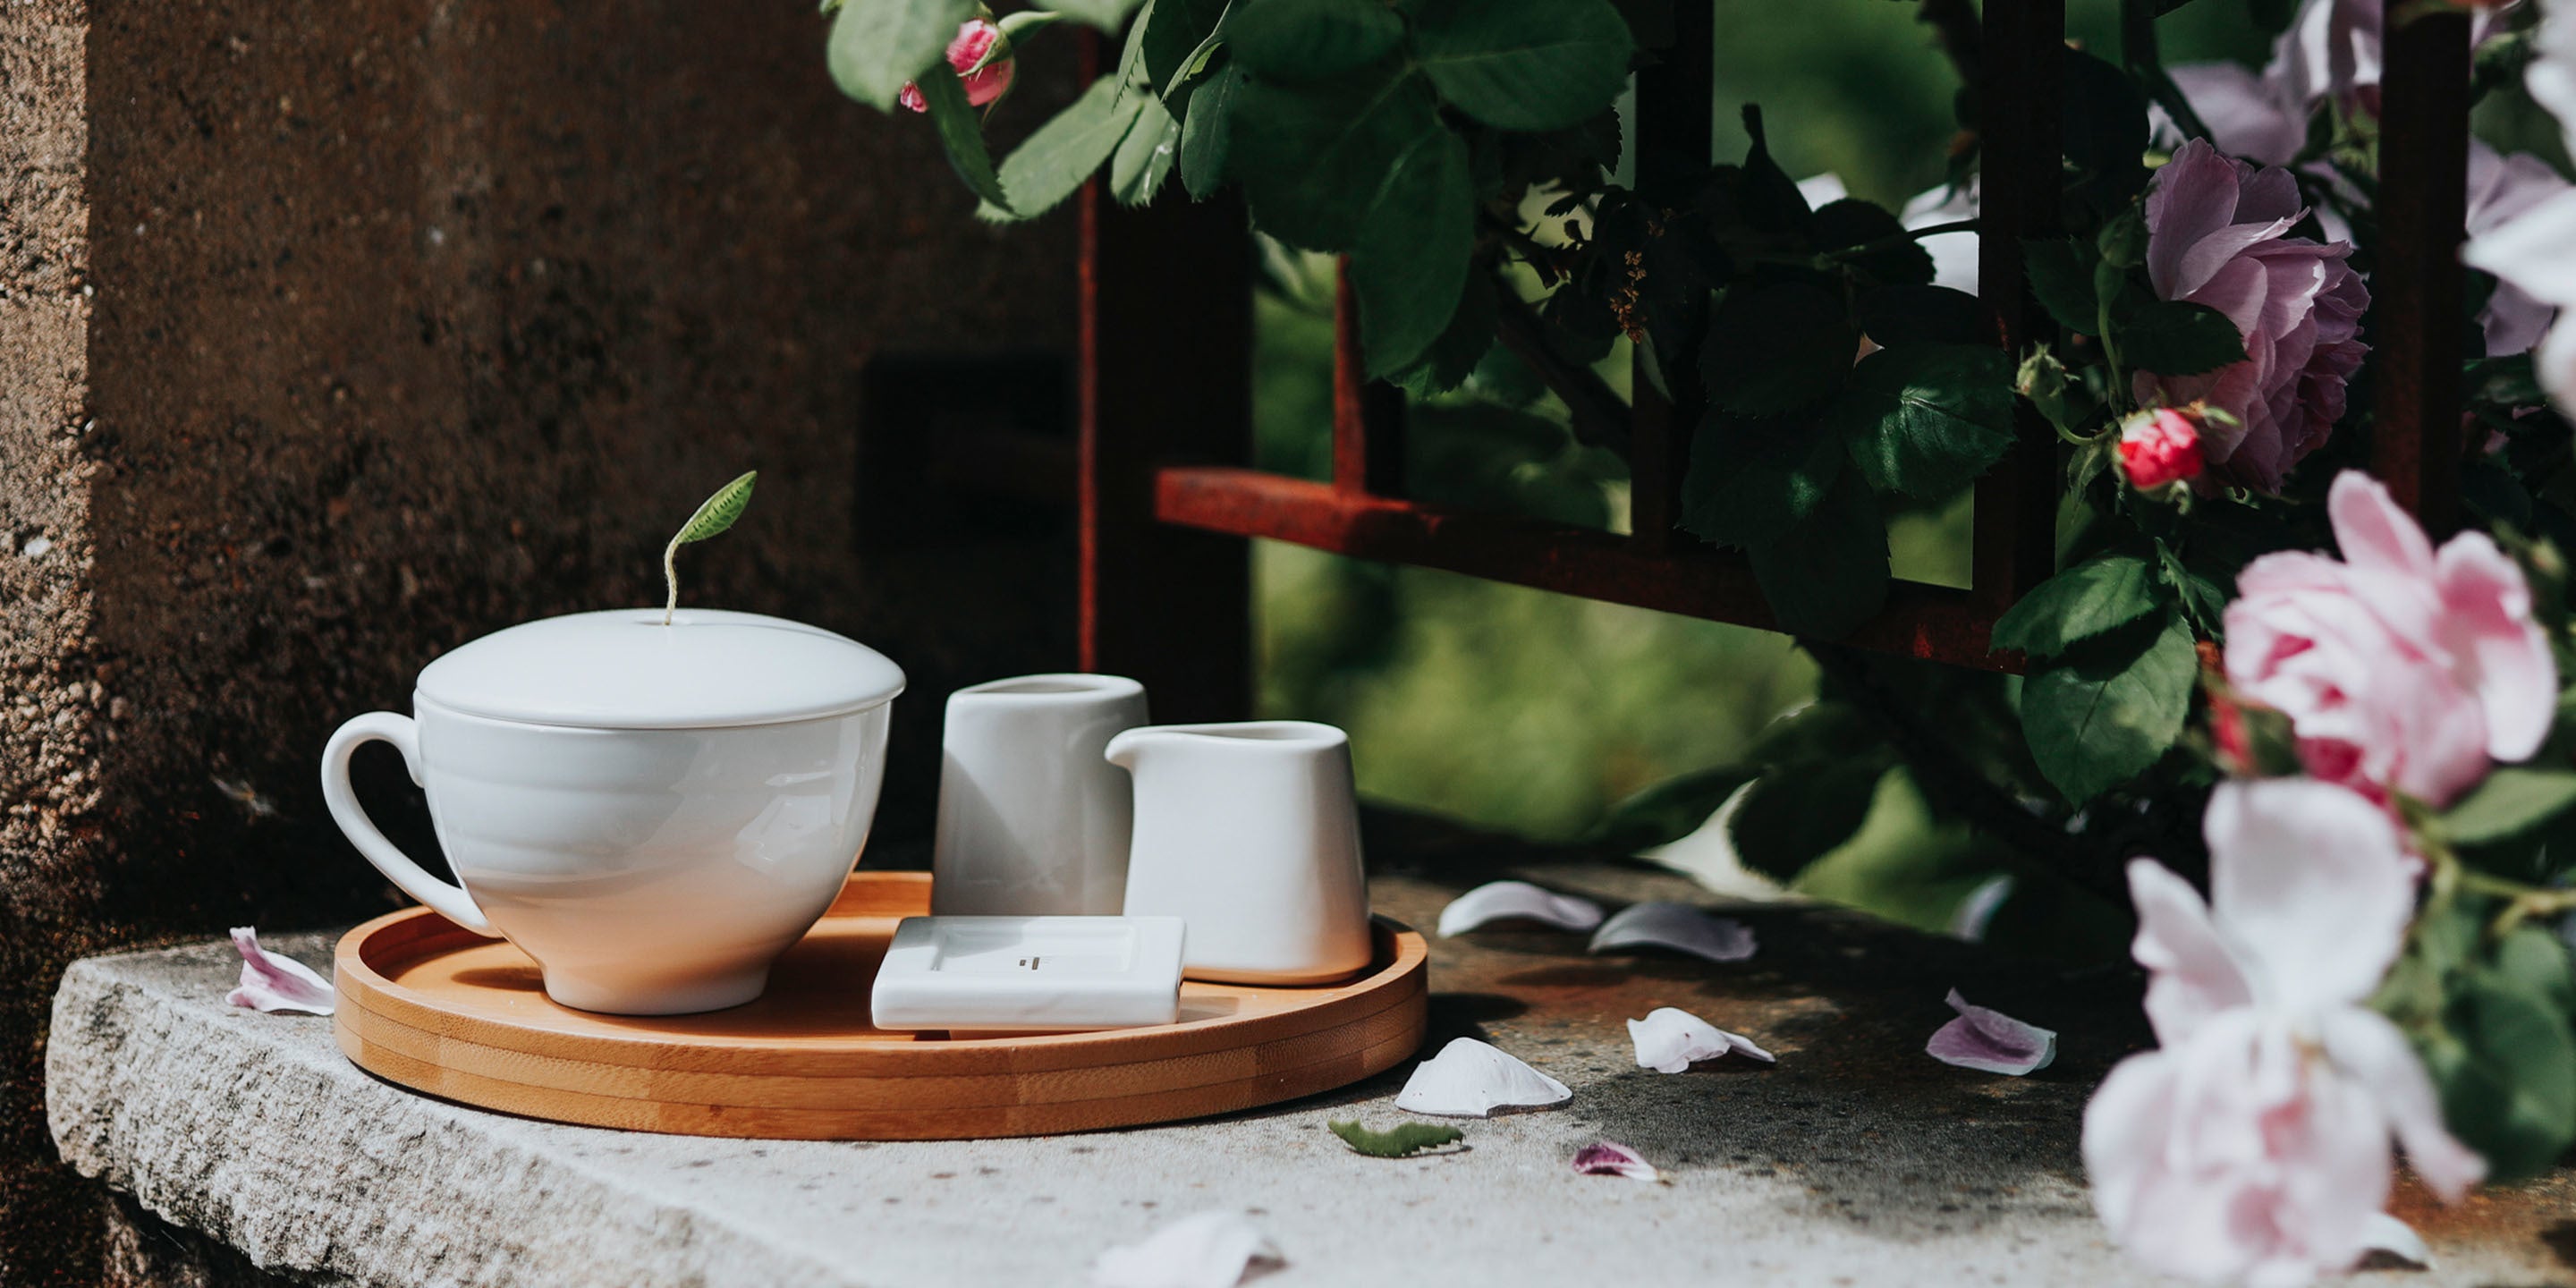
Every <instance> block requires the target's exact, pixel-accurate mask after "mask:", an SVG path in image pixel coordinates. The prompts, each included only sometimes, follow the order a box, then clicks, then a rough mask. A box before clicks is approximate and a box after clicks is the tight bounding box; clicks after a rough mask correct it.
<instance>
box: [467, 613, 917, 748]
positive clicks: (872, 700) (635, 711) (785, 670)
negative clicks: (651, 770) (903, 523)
mask: <svg viewBox="0 0 2576 1288" xmlns="http://www.w3.org/2000/svg"><path fill="white" fill-rule="evenodd" d="M417 687H418V696H419V697H421V698H425V699H427V700H429V701H431V702H434V703H436V704H438V705H439V706H442V707H446V708H447V709H449V710H451V711H458V712H463V713H464V714H467V715H474V716H483V717H485V718H488V719H493V720H509V721H516V722H519V723H523V724H550V725H569V726H575V727H580V728H592V729H715V728H725V727H730V726H738V725H766V724H784V723H787V722H789V721H793V720H812V719H818V718H821V717H824V716H834V715H845V714H848V713H850V712H854V711H864V710H866V709H867V708H869V707H873V706H878V705H880V704H883V703H886V702H889V701H892V700H893V699H894V696H895V695H896V694H898V693H901V692H903V671H902V669H901V668H899V667H897V666H896V665H895V664H894V663H893V662H890V661H888V660H887V659H886V657H885V655H884V654H882V653H879V652H877V651H876V650H875V649H872V648H869V647H868V646H867V645H865V644H861V643H859V642H858V641H857V640H854V639H850V638H849V637H847V636H843V635H836V634H833V633H832V632H830V631H827V630H824V629H822V628H821V627H818V626H807V625H805V624H804V623H802V622H791V621H788V620H786V619H785V618H780V617H764V616H761V615H760V614H757V613H729V612H725V611H723V610H721V609H712V608H683V609H681V610H680V611H679V612H678V613H677V614H675V615H674V616H673V617H672V619H671V624H670V625H668V626H665V625H663V624H662V610H661V609H659V608H620V609H611V610H609V611H606V612H597V613H573V614H570V615H568V616H564V617H547V618H541V619H539V620H537V621H533V622H527V623H524V624H522V625H518V626H513V627H510V628H508V629H506V630H500V631H495V632H493V633H492V634H490V635H486V636H484V637H482V638H481V639H478V640H474V641H473V642H471V643H468V644H465V645H463V646H461V647H459V648H458V649H456V650H455V651H454V652H451V653H449V654H447V655H446V656H444V657H441V658H439V659H438V660H436V661H434V662H431V663H430V664H429V665H428V666H425V667H423V668H421V672H420V680H419V683H418V686H417Z"/></svg>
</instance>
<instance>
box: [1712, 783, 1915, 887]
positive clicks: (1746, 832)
mask: <svg viewBox="0 0 2576 1288" xmlns="http://www.w3.org/2000/svg"><path fill="white" fill-rule="evenodd" d="M1887 769H1888V766H1887V762H1886V760H1885V758H1884V757H1880V756H1859V757H1848V758H1838V759H1833V760H1823V761H1814V762H1809V763H1804V764H1796V765H1790V766H1786V767H1782V768H1778V769H1773V770H1770V771H1769V772H1766V773H1764V774H1763V775H1762V776H1761V777H1760V778H1757V779H1755V780H1754V782H1753V786H1752V787H1751V788H1750V789H1748V790H1747V791H1746V792H1745V793H1744V799H1743V800H1742V801H1741V802H1739V803H1738V804H1737V805H1736V807H1735V813H1734V815H1733V817H1731V818H1729V819H1728V820H1727V839H1728V840H1729V841H1731V842H1732V843H1733V844H1734V846H1735V854H1736V857H1737V858H1739V859H1741V860H1743V862H1744V866H1746V867H1748V868H1751V869H1753V870H1754V871H1756V872H1759V873H1761V874H1763V875H1764V876H1767V877H1770V878H1771V879H1773V880H1775V881H1779V882H1782V883H1784V884H1785V883H1787V882H1790V881H1794V880H1796V879H1797V877H1798V874H1799V873H1801V872H1804V871H1806V870H1807V865H1809V864H1811V863H1814V862H1815V861H1816V860H1818V859H1820V858H1823V857H1824V856H1825V855H1826V853H1828V852H1829V851H1831V850H1833V849H1834V848H1835V847H1836V846H1839V845H1841V844H1842V843H1843V842H1845V841H1848V840H1850V839H1851V838H1852V835H1853V834H1854V833H1856V832H1858V831H1860V825H1861V820H1863V819H1865V818H1867V817H1868V816H1869V803H1870V800H1871V798H1873V797H1875V796H1876V795H1877V794H1878V780H1879V779H1881V778H1884V777H1886V776H1887Z"/></svg>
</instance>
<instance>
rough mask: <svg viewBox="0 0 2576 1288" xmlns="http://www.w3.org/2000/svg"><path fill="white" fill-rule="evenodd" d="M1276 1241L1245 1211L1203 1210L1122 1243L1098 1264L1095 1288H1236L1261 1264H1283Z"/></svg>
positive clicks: (1094, 1270)
mask: <svg viewBox="0 0 2576 1288" xmlns="http://www.w3.org/2000/svg"><path fill="white" fill-rule="evenodd" d="M1280 1260H1281V1258H1280V1256H1279V1250H1278V1249H1277V1248H1275V1247H1273V1246H1271V1243H1270V1238H1269V1236H1268V1235H1265V1234H1263V1233H1262V1232H1261V1230H1260V1228H1259V1227H1257V1226H1255V1225H1253V1224H1252V1222H1251V1221H1250V1220H1248V1219H1246V1218H1245V1217H1244V1215H1243V1214H1242V1213H1240V1212H1200V1213H1197V1214H1195V1215H1192V1216H1185V1217H1182V1218H1181V1219H1180V1220H1178V1221H1174V1222H1172V1223H1171V1224H1170V1225H1167V1226H1164V1227H1163V1228H1162V1229H1159V1230H1156V1231H1155V1232H1154V1233H1152V1234H1150V1235H1148V1236H1146V1238H1145V1240H1144V1242H1142V1243H1129V1244H1122V1245H1120V1246H1118V1247H1115V1248H1111V1249H1109V1250H1108V1251H1106V1252H1103V1253H1101V1254H1100V1259H1099V1260H1098V1261H1095V1262H1093V1263H1092V1266H1091V1282H1092V1283H1093V1285H1095V1288H1234V1285H1236V1284H1239V1283H1241V1282H1243V1275H1244V1272H1245V1271H1247V1270H1250V1269H1251V1268H1252V1263H1254V1262H1255V1261H1270V1262H1278V1261H1280Z"/></svg>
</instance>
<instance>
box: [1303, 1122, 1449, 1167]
mask: <svg viewBox="0 0 2576 1288" xmlns="http://www.w3.org/2000/svg"><path fill="white" fill-rule="evenodd" d="M1324 1125H1325V1126H1326V1127H1329V1128H1331V1129H1332V1132H1333V1134H1334V1135H1336V1136H1339V1137H1341V1138H1342V1143H1343V1144H1345V1145H1348V1146H1350V1147H1351V1148H1352V1149H1353V1150H1355V1151H1357V1152H1359V1153H1362V1154H1366V1155H1368V1156H1369V1157H1371V1158H1402V1157H1404V1156H1405V1155H1407V1154H1413V1153H1418V1152H1420V1151H1422V1150H1426V1149H1432V1148H1435V1147H1437V1146H1441V1145H1455V1144H1457V1143H1458V1142H1459V1141H1462V1140H1465V1139H1466V1138H1467V1133H1465V1132H1462V1131H1460V1130H1458V1129H1457V1128H1455V1127H1435V1126H1433V1125H1431V1124H1430V1123H1405V1124H1403V1125H1401V1126H1399V1127H1397V1128H1396V1129H1395V1130H1393V1131H1370V1130H1369V1129H1368V1128H1366V1127H1362V1126H1360V1125H1359V1124H1358V1123H1356V1122H1347V1123H1326V1124H1324Z"/></svg>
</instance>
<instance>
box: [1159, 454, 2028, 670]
mask: <svg viewBox="0 0 2576 1288" xmlns="http://www.w3.org/2000/svg"><path fill="white" fill-rule="evenodd" d="M1154 509H1155V515H1156V517H1157V518H1159V519H1161V520H1162V521H1163V522H1164V523H1168V524H1174V525H1178V526H1181V527H1186V528H1194V529H1198V530H1201V531H1206V532H1225V533H1233V534H1236V535H1238V536H1247V537H1269V538H1273V539H1276V540H1280V541H1290V542H1295V543H1296V544H1298V545H1303V546H1312V547H1314V548H1316V549H1318V550H1330V551H1333V552H1335V553H1337V554H1344V555H1350V556H1352V557H1354V558H1359V559H1375V560H1382V561H1384V562H1387V563H1398V564H1411V565H1414V566H1417V567H1423V568H1440V569H1445V570H1447V571H1450V572H1458V573H1465V574H1467V575H1468V576H1471V577H1482V578H1485V579H1486V580H1489V581H1505V582H1511V583H1513V584H1515V585H1521V586H1533V587H1536V588H1538V589H1541V590H1552V591H1557V592H1559V593H1562V594H1569V595H1581V596H1583V597H1584V598H1587V599H1599V600H1606V601H1608V602H1611V603H1616V604H1633V605H1636V606H1637V607H1640V608H1652V609H1656V610H1659V611H1662V612H1667V613H1680V614H1683V615H1686V616H1690V617H1703V618H1708V619H1711V620H1714V621H1722V622H1736V623H1740V624H1742V625H1746V626H1756V627H1761V628H1763V629H1766V630H1777V629H1779V626H1778V623H1777V622H1776V621H1774V619H1773V618H1772V616H1771V609H1770V606H1769V604H1768V603H1766V602H1765V601H1764V599H1763V597H1762V590H1761V587H1760V586H1759V585H1758V584H1757V583H1756V582H1755V581H1754V578H1753V572H1752V569H1751V568H1750V567H1749V566H1748V565H1747V564H1746V563H1745V562H1744V560H1743V559H1742V557H1740V556H1737V555H1732V554H1725V553H1721V552H1719V551H1715V550H1700V551H1695V552H1691V553H1688V554H1656V553H1653V552H1650V551H1646V550H1643V549H1640V548H1639V545H1638V543H1637V542H1635V541H1632V540H1630V539H1629V538H1627V537H1624V536H1620V535H1617V534H1615V533H1609V532H1602V531H1599V530H1597V529H1592V528H1578V527H1573V526H1570V525H1566V524H1560V523H1546V522H1541V521H1538V520H1533V519H1520V518H1514V517H1510V516H1504V515H1493V514H1478V513H1474V512H1469V511H1459V510H1450V509H1445V508H1443V507H1439V506H1433V505H1424V504H1421V503H1418V502H1411V501H1400V500H1394V499H1390V498H1386V497H1375V496H1369V495H1366V494H1364V493H1358V492H1350V491H1345V490H1342V489H1340V488H1336V487H1334V486H1332V485H1330V484H1326V483H1315V482H1310V481H1308V480H1305V479H1293V478H1288V477H1285V476H1283V475H1278V474H1268V473H1264V472H1261V471H1258V470H1247V469H1230V468H1224V467H1207V466H1201V467H1168V468H1165V469H1163V470H1161V471H1160V472H1159V473H1158V474H1157V475H1156V478H1155V498H1154ZM1993 616H1994V615H1993V614H1992V613H1989V612H1987V611H1985V610H1984V609H1983V608H1982V607H1981V606H1979V605H1978V604H1976V603H1975V602H1974V601H1973V599H1972V598H1971V597H1970V596H1969V595H1968V594H1967V593H1966V592H1963V591H1956V590H1951V589H1948V588H1946V587H1941V586H1927V585H1924V584H1921V583H1919V582H1905V581H1900V582H1898V583H1896V585H1895V586H1894V587H1892V588H1891V590H1890V592H1889V595H1888V611H1887V612H1885V613H1882V614H1880V615H1879V616H1878V617H1877V618H1876V619H1875V620H1873V621H1871V622H1869V623H1868V624H1867V625H1864V626H1862V627H1861V628H1860V629H1859V630H1858V631H1856V632H1854V633H1853V634H1852V636H1851V637H1850V638H1849V639H1847V640H1845V641H1843V642H1845V643H1849V644H1853V645H1857V646H1859V647H1862V648H1869V649H1877V650H1881V651H1884V652H1890V653H1900V654H1904V655H1906V656H1909V657H1918V658H1925V659H1929V660H1932V661H1939V662H1950V663H1955V664H1958V665H1962V666H1974V667H1982V668H1985V669H1987V670H1999V671H2011V670H2018V669H2020V657H2019V655H2018V654H1997V653H1992V652H1989V651H1988V649H1989V646H1990V645H1989V639H1990V636H1989V629H1990V627H1991V626H1992V624H1993Z"/></svg>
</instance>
